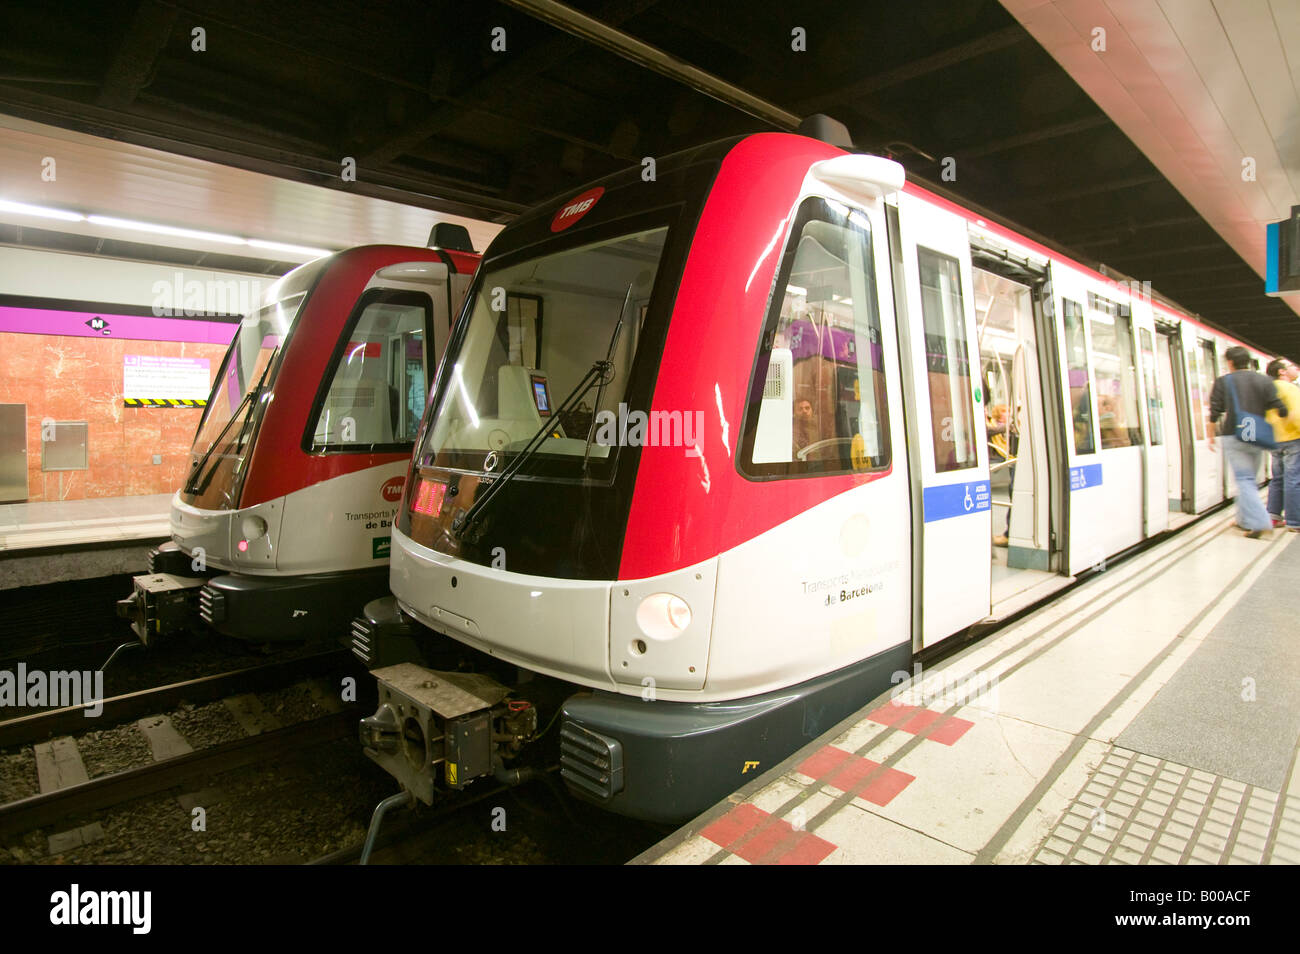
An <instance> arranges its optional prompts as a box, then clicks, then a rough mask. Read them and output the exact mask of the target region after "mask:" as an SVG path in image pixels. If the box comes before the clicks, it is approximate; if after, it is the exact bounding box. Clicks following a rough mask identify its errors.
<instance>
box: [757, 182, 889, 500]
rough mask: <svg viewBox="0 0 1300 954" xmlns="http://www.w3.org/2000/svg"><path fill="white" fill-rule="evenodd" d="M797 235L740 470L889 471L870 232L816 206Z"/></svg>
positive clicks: (771, 322) (761, 473)
mask: <svg viewBox="0 0 1300 954" xmlns="http://www.w3.org/2000/svg"><path fill="white" fill-rule="evenodd" d="M790 234H791V240H790V243H789V245H788V246H787V247H786V251H785V255H784V258H783V260H782V263H781V269H780V271H779V272H778V276H777V285H776V288H777V292H776V294H775V295H773V297H772V305H771V311H770V313H769V315H768V320H767V323H766V326H765V328H764V330H763V336H762V338H761V342H760V351H759V354H758V358H757V361H756V362H755V369H754V379H753V382H752V384H751V386H750V400H749V406H748V408H747V409H746V413H745V425H744V428H743V431H742V444H741V451H740V454H739V455H738V458H739V463H740V469H741V471H742V472H743V473H745V474H746V475H748V476H751V477H768V478H771V477H799V476H808V475H813V474H832V473H852V472H855V471H865V470H871V469H878V468H883V467H887V466H888V465H889V459H890V448H889V421H888V412H887V410H886V391H885V374H884V354H883V351H882V348H881V333H880V313H879V308H878V305H877V297H876V286H875V275H874V271H873V259H872V248H871V227H870V222H869V221H868V220H867V218H866V216H864V215H863V214H861V213H860V212H856V211H853V210H850V209H849V208H847V207H846V206H843V205H841V204H840V203H838V202H831V201H828V200H825V199H819V198H810V199H806V200H805V201H804V203H803V204H802V205H801V206H800V208H799V212H798V215H797V217H796V219H795V223H794V226H793V227H792V228H791V232H790Z"/></svg>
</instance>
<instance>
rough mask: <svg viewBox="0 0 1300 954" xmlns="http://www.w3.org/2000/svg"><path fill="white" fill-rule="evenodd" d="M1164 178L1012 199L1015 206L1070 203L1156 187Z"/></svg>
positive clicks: (1142, 178) (1137, 178)
mask: <svg viewBox="0 0 1300 954" xmlns="http://www.w3.org/2000/svg"><path fill="white" fill-rule="evenodd" d="M1164 181H1165V179H1164V177H1163V176H1158V175H1147V176H1130V177H1129V178H1127V179H1112V180H1111V181H1109V182H1098V183H1096V184H1095V185H1087V186H1080V187H1079V188H1077V189H1058V190H1056V191H1054V192H1043V193H1039V194H1037V195H1031V196H1016V197H1015V198H1014V199H1012V200H1011V201H1012V204H1013V205H1042V204H1044V203H1049V202H1050V203H1056V202H1068V201H1070V200H1071V199H1085V198H1087V197H1088V196H1093V195H1103V194H1105V193H1107V192H1118V191H1119V190H1121V189H1136V188H1138V187H1139V186H1144V185H1154V184H1155V183H1157V182H1164Z"/></svg>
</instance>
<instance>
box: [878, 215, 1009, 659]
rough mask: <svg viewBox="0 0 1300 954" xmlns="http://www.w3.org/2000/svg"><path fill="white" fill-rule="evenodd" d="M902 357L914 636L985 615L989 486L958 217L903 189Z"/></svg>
mask: <svg viewBox="0 0 1300 954" xmlns="http://www.w3.org/2000/svg"><path fill="white" fill-rule="evenodd" d="M899 209H900V215H899V220H900V247H901V257H902V269H903V277H904V286H905V292H904V294H905V296H906V299H907V308H906V313H907V315H908V320H907V324H906V327H905V328H904V329H900V330H901V331H903V333H904V334H905V335H906V337H907V339H908V340H907V347H906V350H905V354H906V358H905V360H907V361H908V362H909V365H910V376H911V379H912V381H913V397H914V398H915V407H916V421H917V426H916V429H915V437H916V439H917V440H918V442H919V447H918V450H919V457H920V462H919V463H920V474H919V476H920V483H921V503H922V506H921V510H922V514H923V520H922V526H921V534H922V541H921V551H922V560H923V567H922V573H921V590H922V592H921V616H922V625H921V642H922V645H923V646H928V645H931V644H932V643H934V642H936V641H938V640H941V639H943V638H945V637H947V636H949V635H951V634H953V633H955V632H958V631H959V630H961V629H964V628H965V627H967V626H970V625H971V624H973V623H976V622H978V621H979V620H981V619H983V618H984V617H986V616H987V615H988V612H989V590H990V566H989V552H990V546H991V526H992V520H991V517H992V496H991V487H990V482H989V461H988V450H987V446H986V442H987V439H988V435H987V433H986V428H985V421H984V395H983V393H982V390H981V386H980V380H979V375H978V368H979V352H978V340H979V338H978V335H977V333H976V326H975V309H974V294H973V289H974V282H973V276H972V272H971V259H970V239H969V234H968V231H967V225H966V222H965V220H963V219H962V218H961V217H959V216H957V215H954V214H952V213H950V212H946V211H944V210H942V209H938V208H935V207H934V206H931V205H928V204H926V203H924V202H921V201H919V200H917V199H915V198H913V197H911V196H907V195H904V196H902V197H900V201H899Z"/></svg>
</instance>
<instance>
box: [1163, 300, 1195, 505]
mask: <svg viewBox="0 0 1300 954" xmlns="http://www.w3.org/2000/svg"><path fill="white" fill-rule="evenodd" d="M1175 357H1178V358H1179V359H1181V357H1182V351H1181V349H1180V348H1179V345H1178V330H1177V328H1172V329H1171V328H1169V327H1167V326H1158V327H1157V331H1156V389H1157V392H1158V395H1159V397H1160V401H1161V406H1160V420H1161V431H1162V436H1163V437H1164V441H1165V499H1166V505H1167V507H1168V509H1169V510H1171V511H1174V512H1182V511H1184V510H1190V509H1191V499H1190V498H1189V497H1188V496H1187V495H1186V493H1185V487H1184V474H1185V472H1186V470H1187V467H1186V463H1187V458H1188V456H1189V454H1190V451H1191V442H1190V441H1189V439H1188V436H1187V426H1186V423H1185V422H1186V421H1188V420H1190V418H1189V417H1188V414H1187V399H1186V396H1185V390H1184V387H1183V383H1182V382H1183V379H1184V375H1182V374H1181V373H1180V372H1181V371H1182V368H1181V366H1180V365H1176V364H1175V361H1174V359H1175Z"/></svg>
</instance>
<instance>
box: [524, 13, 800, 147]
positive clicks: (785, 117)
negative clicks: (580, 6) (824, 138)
mask: <svg viewBox="0 0 1300 954" xmlns="http://www.w3.org/2000/svg"><path fill="white" fill-rule="evenodd" d="M501 2H502V3H504V4H506V5H507V6H510V7H513V8H515V9H516V10H522V11H523V12H524V13H527V14H528V15H529V16H532V17H534V18H536V19H538V20H541V21H543V22H545V23H549V24H550V25H551V26H553V27H556V28H557V29H560V30H563V31H565V32H566V33H572V34H574V35H575V36H579V37H582V38H583V39H584V40H586V41H587V42H588V43H590V44H592V45H594V46H597V47H600V48H601V49H603V50H606V51H608V52H610V53H613V54H614V55H615V56H619V57H622V58H623V59H625V60H627V61H629V62H631V63H635V64H636V65H638V66H640V67H642V68H644V69H647V70H649V71H650V72H652V73H657V74H658V75H660V76H664V77H667V78H668V79H671V80H673V81H674V82H677V83H680V84H682V85H683V86H685V87H687V88H688V89H693V90H695V91H696V92H699V93H702V94H704V95H705V96H708V97H710V98H712V99H715V100H717V101H718V102H720V103H724V104H726V105H727V106H730V107H732V108H733V109H736V110H739V111H740V112H742V113H748V114H749V115H750V116H753V117H755V118H757V119H759V120H761V121H763V122H764V123H767V124H768V125H770V126H773V127H775V128H777V129H784V130H790V131H793V130H794V129H797V128H798V126H799V122H800V119H801V117H800V116H797V115H795V114H794V113H792V112H790V111H788V110H786V109H784V108H782V107H780V106H778V105H776V104H775V103H773V102H771V101H769V100H766V99H763V98H762V97H761V96H755V95H754V94H753V93H751V92H749V90H747V89H744V88H742V87H740V86H737V85H736V84H734V83H731V82H729V81H727V80H725V79H723V78H722V77H720V76H717V75H716V74H713V73H709V72H708V71H706V70H702V69H700V68H699V67H697V66H694V65H693V64H691V63H688V62H686V61H685V60H683V59H680V58H679V57H677V56H674V55H673V54H672V53H670V52H668V51H666V50H661V49H659V48H658V47H656V46H653V45H651V44H649V43H646V42H645V41H644V40H640V39H638V38H637V37H635V36H632V35H631V34H629V33H624V32H623V31H621V30H618V29H617V28H615V27H614V26H611V25H610V24H609V23H607V22H605V21H603V20H600V19H597V18H596V17H592V16H588V15H587V14H586V13H583V12H582V11H581V10H576V9H574V8H573V7H570V6H566V5H565V4H563V3H560V2H558V0H501Z"/></svg>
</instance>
